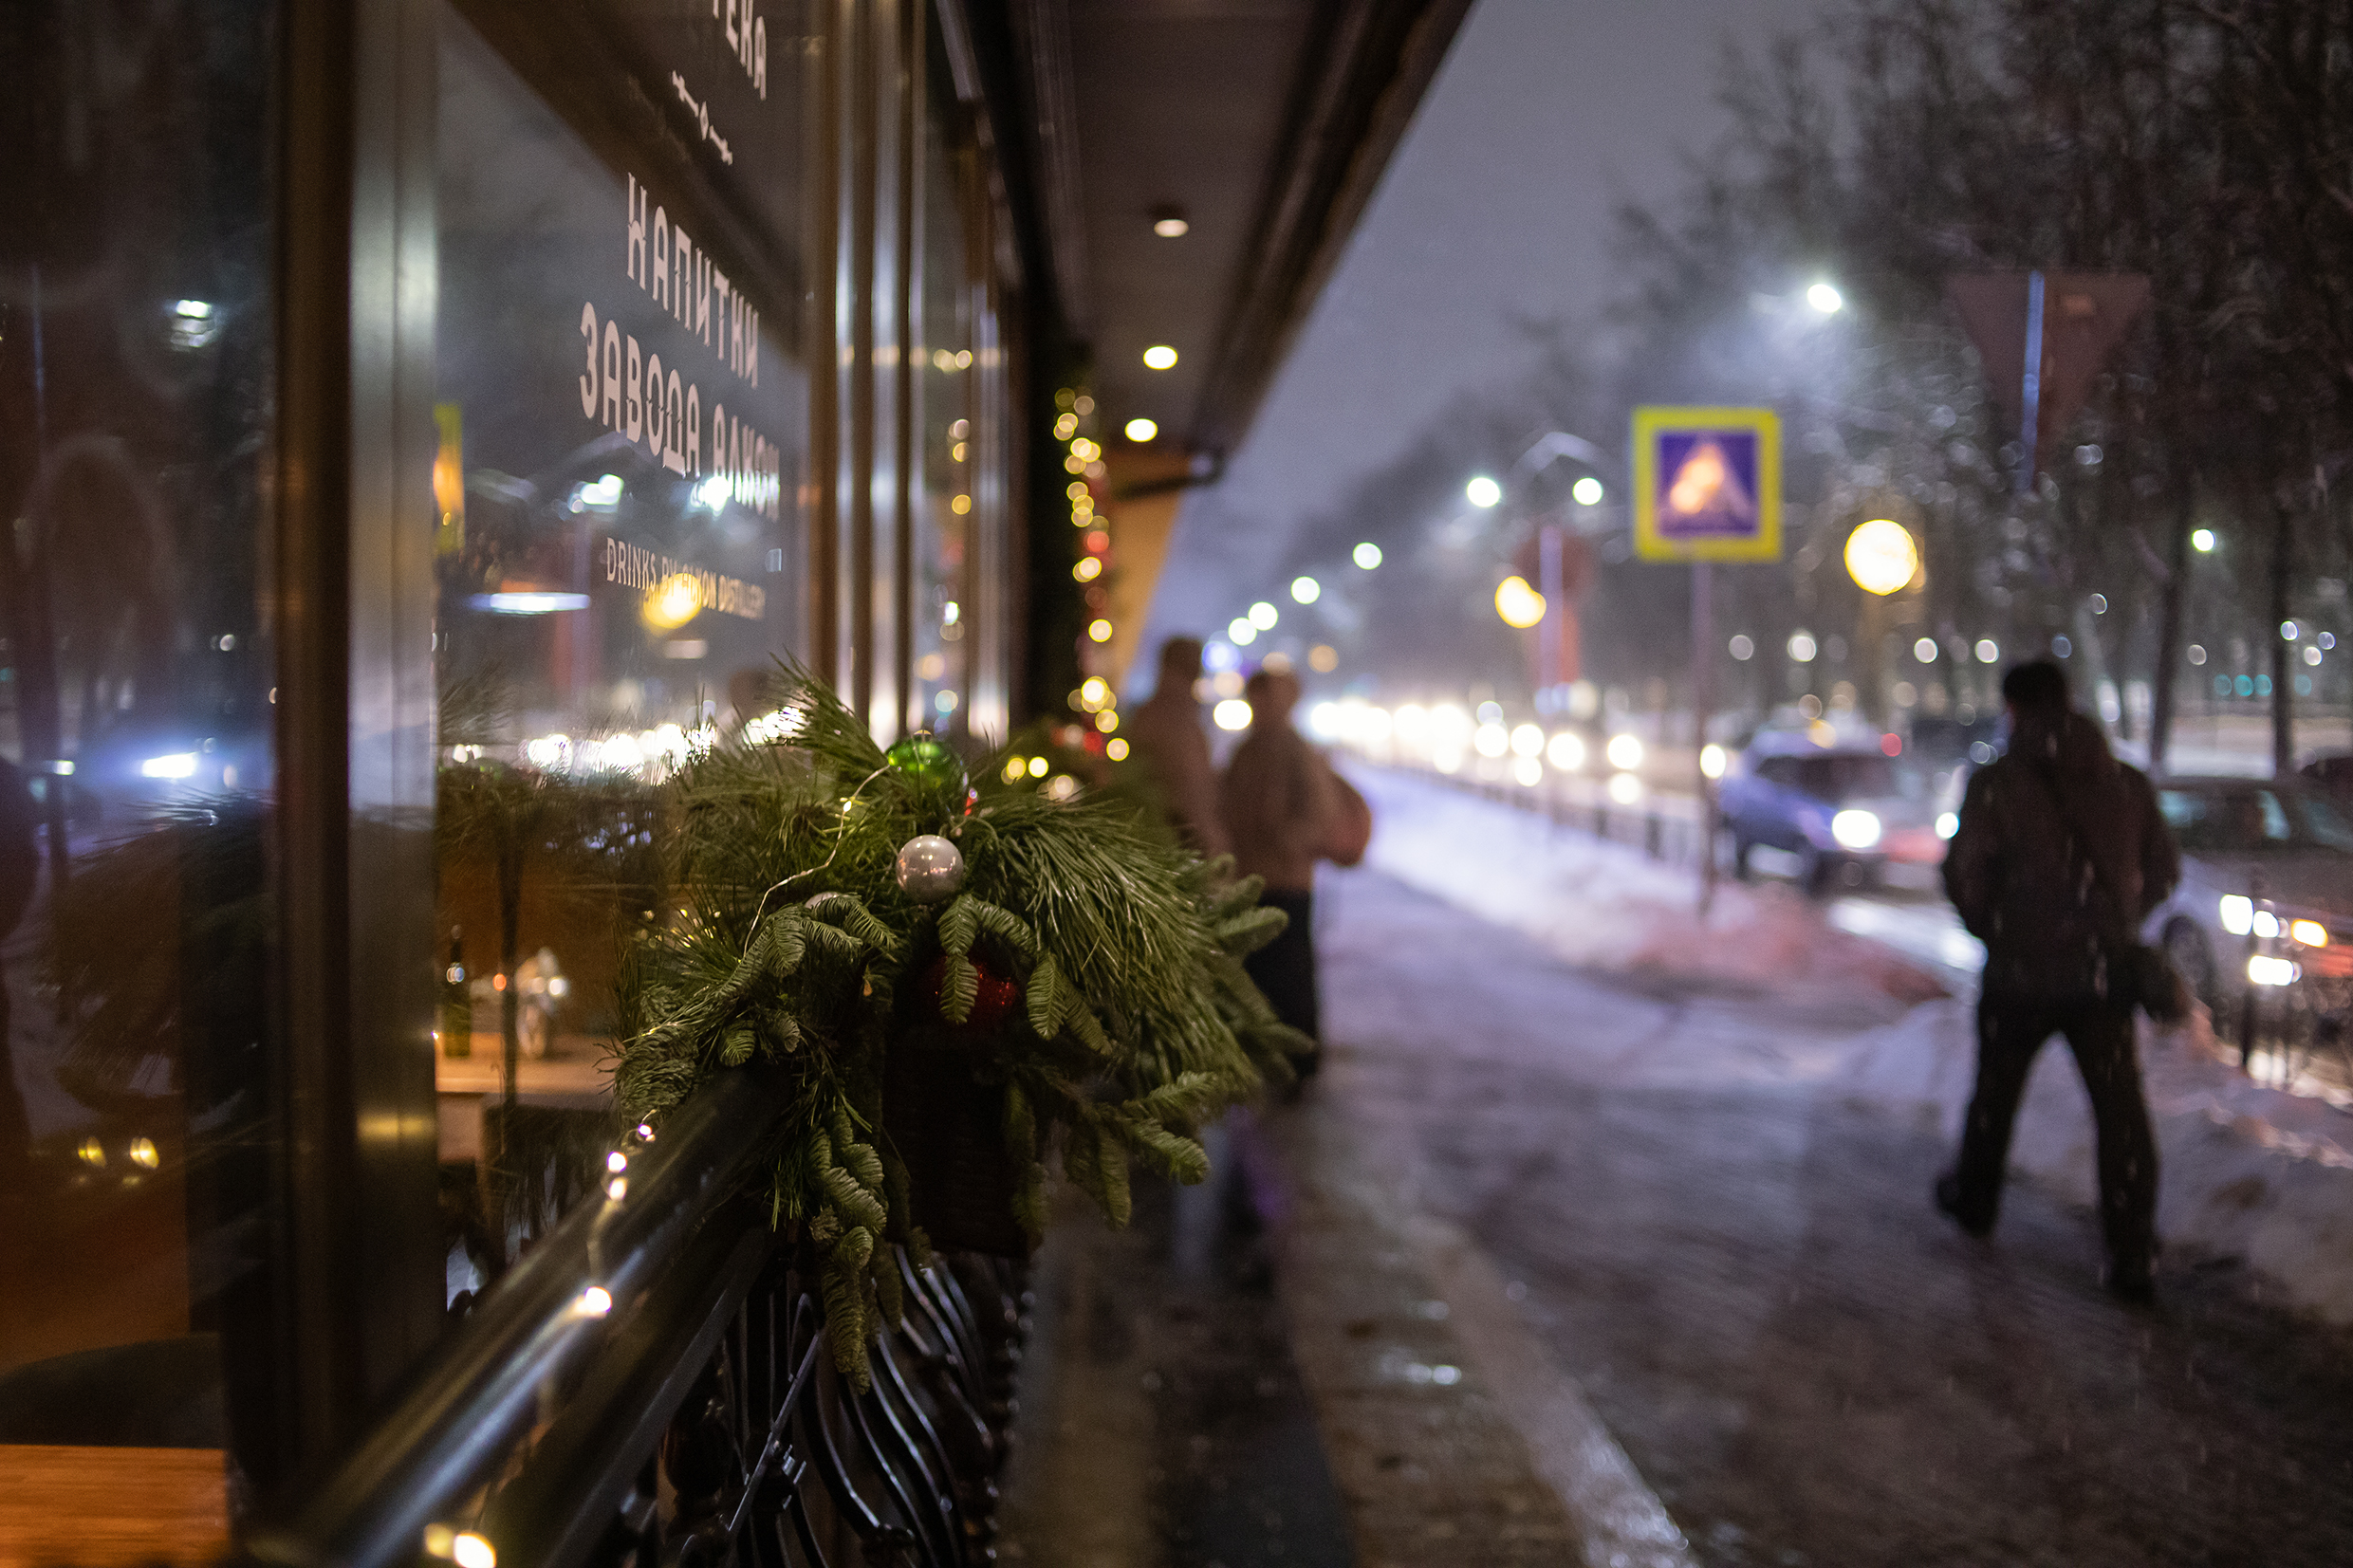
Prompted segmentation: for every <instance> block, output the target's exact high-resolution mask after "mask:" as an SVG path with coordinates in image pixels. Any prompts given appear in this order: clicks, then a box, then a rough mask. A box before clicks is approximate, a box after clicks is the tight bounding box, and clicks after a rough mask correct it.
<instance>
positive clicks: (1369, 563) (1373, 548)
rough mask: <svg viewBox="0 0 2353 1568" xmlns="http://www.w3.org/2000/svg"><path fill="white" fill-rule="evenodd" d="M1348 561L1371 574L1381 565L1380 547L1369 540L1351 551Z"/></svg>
mask: <svg viewBox="0 0 2353 1568" xmlns="http://www.w3.org/2000/svg"><path fill="white" fill-rule="evenodd" d="M1348 559H1349V560H1351V561H1353V562H1355V563H1357V565H1358V566H1360V567H1362V569H1363V570H1365V571H1368V572H1369V571H1371V570H1372V569H1373V568H1374V567H1376V566H1378V565H1380V545H1378V544H1374V543H1373V542H1372V541H1371V540H1369V539H1368V540H1366V541H1365V542H1364V543H1363V544H1359V545H1358V546H1357V547H1356V548H1355V549H1353V550H1351V551H1349V552H1348Z"/></svg>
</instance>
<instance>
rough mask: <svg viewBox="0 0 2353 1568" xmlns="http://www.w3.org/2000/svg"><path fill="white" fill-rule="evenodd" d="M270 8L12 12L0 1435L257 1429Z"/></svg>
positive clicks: (200, 1470) (262, 1254) (2, 731)
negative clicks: (166, 11) (264, 457)
mask: <svg viewBox="0 0 2353 1568" xmlns="http://www.w3.org/2000/svg"><path fill="white" fill-rule="evenodd" d="M274 12H275V8H274V7H271V6H269V5H263V4H255V3H243V4H240V3H233V0H224V3H222V4H218V5H213V6H210V7H205V8H201V9H200V10H191V11H178V10H174V11H171V12H170V13H169V14H168V16H167V15H166V13H163V12H157V11H154V10H153V9H139V8H132V9H122V8H109V7H89V6H54V7H48V6H20V7H10V8H7V13H6V17H5V19H4V20H0V128H5V141H6V144H7V146H8V148H9V156H8V157H7V159H6V160H5V165H4V168H5V173H0V211H5V212H7V213H8V214H9V216H8V219H7V221H6V223H5V224H0V517H5V518H6V519H8V520H9V523H10V525H11V526H10V528H9V530H8V531H7V533H6V534H5V536H0V538H5V541H6V543H5V545H4V546H0V547H5V548H6V549H7V550H9V552H12V553H10V554H9V557H8V558H7V559H6V560H4V561H0V635H5V637H6V647H5V655H4V656H0V934H5V936H6V941H5V945H0V1258H5V1259H6V1260H7V1261H6V1263H5V1264H0V1443H15V1444H63V1445H86V1446H92V1447H94V1448H104V1447H112V1446H130V1447H168V1448H198V1449H220V1448H229V1447H231V1446H232V1439H233V1442H234V1446H235V1447H236V1448H238V1449H240V1450H241V1451H242V1452H243V1453H244V1454H246V1455H247V1456H248V1457H249V1458H256V1457H258V1456H261V1455H264V1454H266V1453H267V1452H268V1451H269V1444H268V1443H267V1442H266V1441H264V1440H263V1436H264V1433H265V1430H266V1429H265V1425H264V1424H265V1423H266V1421H267V1418H268V1416H269V1412H270V1410H271V1405H272V1397H273V1396H272V1394H271V1393H270V1384H271V1382H272V1381H273V1379H274V1378H275V1377H276V1375H277V1369H278V1366H279V1364H280V1363H281V1362H282V1360H283V1357H282V1356H278V1355H277V1353H276V1350H275V1348H274V1345H273V1343H272V1341H271V1335H272V1333H273V1328H272V1323H273V1312H274V1304H275V1301H277V1299H278V1297H277V1292H276V1291H275V1290H274V1289H273V1288H272V1284H271V1282H270V1280H269V1277H268V1268H269V1249H268V1245H267V1243H268V1237H269V1233H270V1232H269V1223H268V1206H267V1182H268V1179H269V1149H270V1144H271V1140H272V1137H273V1133H274V1123H273V1121H272V1120H271V1112H270V1103H271V1095H270V1077H271V1065H272V1063H273V1061H274V1060H275V1056H276V1048H275V1041H274V1038H273V1033H272V1024H271V1020H270V1018H269V1010H268V1007H267V1005H266V1003H265V1001H264V998H265V997H266V995H267V985H266V979H267V974H268V968H269V930H270V898H269V888H268V882H267V879H266V876H265V874H264V867H265V864H266V851H267V844H268V839H269V832H270V826H271V817H270V812H269V791H270V790H271V788H272V785H273V784H274V777H273V775H274V761H273V747H272V727H271V723H270V713H271V708H270V703H271V700H272V697H273V695H274V693H273V692H272V690H271V685H270V682H271V679H272V675H271V669H272V664H271V654H270V645H269V636H270V627H269V617H268V615H267V614H266V613H265V609H264V600H263V597H262V595H263V591H264V585H265V584H266V582H267V581H268V579H269V572H268V567H267V540H268V534H267V530H266V528H265V526H264V517H263V501H262V485H261V476H262V461H263V454H264V452H265V451H266V450H267V436H268V433H269V414H270V406H271V400H272V391H271V388H272V354H273V346H272V335H271V312H272V301H271V294H270V258H271V224H270V212H269V187H268V180H269V171H270V169H271V166H272V162H273V159H272V157H270V153H269V135H268V130H269V123H268V115H267V102H266V98H267V88H268V83H269V62H270V60H271V58H272V41H273V40H274V38H275V36H276V33H277V31H278V25H277V22H276V19H275V15H274ZM224 1364H226V1368H227V1375H226V1376H224ZM89 1463H92V1464H98V1463H101V1461H100V1460H99V1459H97V1458H92V1459H91V1460H89ZM192 1473H194V1474H195V1475H197V1476H199V1477H202V1476H204V1475H206V1474H208V1473H211V1474H218V1473H219V1472H217V1471H215V1470H213V1467H210V1466H209V1465H202V1464H200V1465H198V1466H197V1467H195V1470H194V1471H193V1472H192ZM13 1484H15V1478H12V1485H13ZM224 1488H225V1483H218V1482H216V1483H207V1484H206V1486H205V1488H204V1496H203V1497H201V1498H199V1499H197V1500H196V1501H195V1504H194V1505H195V1506H196V1507H197V1509H198V1513H199V1517H200V1518H201V1517H204V1515H205V1512H206V1511H207V1510H219V1511H220V1512H219V1513H218V1516H217V1517H218V1518H219V1520H220V1521H221V1522H222V1523H223V1525H224V1527H225V1509H226V1503H225V1497H226V1495H227V1494H226V1491H225V1489H224ZM0 1544H4V1543H0Z"/></svg>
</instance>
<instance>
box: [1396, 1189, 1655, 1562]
mask: <svg viewBox="0 0 2353 1568" xmlns="http://www.w3.org/2000/svg"><path fill="white" fill-rule="evenodd" d="M1413 1229H1414V1239H1415V1242H1416V1244H1417V1247H1418V1249H1419V1251H1420V1253H1421V1256H1422V1260H1423V1262H1424V1264H1425V1265H1426V1266H1427V1267H1428V1268H1429V1270H1430V1273H1431V1276H1432V1278H1433V1279H1434V1280H1435V1281H1436V1284H1437V1287H1438V1296H1439V1299H1440V1300H1441V1301H1445V1302H1446V1303H1447V1305H1448V1306H1449V1308H1450V1309H1451V1311H1450V1313H1449V1317H1448V1321H1449V1322H1451V1323H1452V1324H1453V1325H1454V1333H1455V1335H1456V1337H1459V1338H1460V1339H1461V1341H1462V1343H1463V1347H1464V1349H1465V1351H1466V1352H1467V1353H1468V1356H1469V1359H1470V1364H1471V1366H1472V1367H1473V1369H1474V1370H1475V1371H1476V1372H1477V1373H1478V1374H1479V1375H1480V1377H1481V1379H1482V1380H1483V1381H1484V1382H1486V1384H1487V1385H1488V1386H1489V1387H1490V1388H1491V1389H1493V1390H1494V1391H1495V1392H1496V1395H1497V1402H1498V1403H1499V1404H1500V1405H1501V1406H1502V1407H1503V1411H1504V1414H1505V1415H1507V1416H1508V1417H1510V1421H1511V1424H1512V1425H1513V1426H1515V1427H1517V1428H1518V1429H1519V1431H1520V1435H1521V1437H1522V1438H1524V1439H1525V1440H1526V1441H1527V1443H1528V1448H1529V1458H1530V1459H1531V1460H1532V1461H1533V1462H1534V1464H1535V1467H1536V1473H1537V1474H1539V1475H1541V1476H1543V1477H1544V1479H1545V1480H1546V1481H1547V1482H1548V1483H1550V1484H1551V1486H1552V1488H1553V1490H1555V1491H1557V1492H1558V1493H1560V1495H1561V1501H1562V1502H1564V1503H1566V1504H1567V1505H1568V1510H1569V1514H1570V1517H1571V1518H1573V1519H1574V1520H1575V1521H1576V1522H1577V1526H1578V1533H1579V1536H1580V1538H1581V1539H1582V1540H1583V1542H1584V1559H1585V1562H1586V1564H1587V1568H1689V1565H1690V1563H1691V1560H1692V1559H1691V1556H1690V1552H1689V1549H1688V1547H1687V1544H1686V1543H1685V1541H1684V1540H1683V1532H1682V1531H1681V1530H1679V1529H1677V1528H1676V1524H1675V1521H1674V1520H1673V1519H1672V1518H1670V1517H1669V1516H1668V1514H1667V1510H1666V1505H1665V1504H1664V1503H1660V1502H1659V1500H1658V1494H1657V1493H1656V1492H1654V1491H1652V1490H1651V1489H1650V1486H1649V1485H1648V1484H1647V1483H1645V1482H1644V1481H1643V1480H1642V1477H1641V1474H1640V1472H1639V1471H1637V1470H1636V1469H1635V1467H1634V1463H1633V1461H1631V1460H1629V1459H1628V1458H1627V1457H1626V1454H1625V1450H1624V1449H1623V1448H1620V1447H1619V1446H1618V1440H1617V1439H1616V1438H1614V1437H1612V1436H1610V1434H1609V1430H1608V1429H1607V1428H1606V1427H1604V1426H1603V1425H1602V1422H1601V1418H1600V1417H1599V1416H1597V1415H1595V1414H1594V1413H1593V1408H1592V1407H1591V1406H1590V1405H1587V1404H1586V1403H1585V1399H1584V1393H1582V1392H1581V1391H1580V1390H1579V1389H1578V1387H1577V1385H1576V1383H1575V1381H1574V1380H1573V1379H1571V1378H1570V1377H1569V1376H1568V1374H1566V1373H1564V1372H1563V1371H1562V1370H1561V1369H1560V1367H1559V1366H1558V1365H1557V1364H1556V1363H1555V1362H1554V1361H1553V1359H1552V1357H1551V1356H1549V1355H1547V1353H1546V1351H1545V1349H1544V1346H1543V1345H1542V1344H1541V1343H1539V1342H1538V1341H1537V1338H1536V1337H1535V1335H1534V1334H1533V1333H1531V1332H1530V1331H1529V1327H1528V1323H1527V1320H1526V1319H1525V1318H1523V1316H1522V1315H1521V1313H1520V1310H1519V1308H1518V1307H1517V1306H1516V1305H1515V1304H1513V1302H1512V1301H1511V1298H1510V1294H1509V1293H1508V1292H1507V1290H1506V1288H1505V1285H1504V1281H1503V1276H1502V1275H1500V1274H1499V1273H1497V1272H1496V1270H1495V1265H1494V1264H1493V1263H1492V1262H1491V1260H1490V1259H1489V1258H1488V1256H1487V1254H1486V1253H1484V1252H1482V1251H1480V1250H1479V1248H1478V1246H1477V1245H1476V1244H1475V1243H1473V1241H1472V1240H1471V1239H1470V1238H1469V1237H1467V1236H1465V1235H1464V1234H1463V1233H1462V1232H1461V1231H1459V1230H1457V1229H1456V1228H1454V1227H1453V1226H1450V1225H1447V1224H1445V1223H1444V1222H1443V1221H1439V1220H1435V1219H1430V1218H1428V1217H1426V1216H1425V1217H1420V1218H1418V1219H1417V1221H1416V1223H1415V1225H1414V1227H1413Z"/></svg>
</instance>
